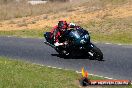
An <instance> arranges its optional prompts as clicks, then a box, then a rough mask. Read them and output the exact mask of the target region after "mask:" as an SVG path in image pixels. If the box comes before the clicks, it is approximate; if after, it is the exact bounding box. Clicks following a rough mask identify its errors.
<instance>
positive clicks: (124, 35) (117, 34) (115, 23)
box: [82, 17, 132, 44]
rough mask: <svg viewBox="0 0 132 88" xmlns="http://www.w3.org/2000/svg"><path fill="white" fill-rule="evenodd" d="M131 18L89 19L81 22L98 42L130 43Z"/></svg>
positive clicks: (131, 40) (131, 37)
mask: <svg viewBox="0 0 132 88" xmlns="http://www.w3.org/2000/svg"><path fill="white" fill-rule="evenodd" d="M131 23H132V18H131V17H128V18H123V19H121V18H120V19H109V18H105V19H104V20H102V21H90V22H87V23H86V24H82V26H83V27H85V28H87V30H88V31H89V32H90V34H91V37H92V40H94V41H98V42H110V43H123V44H132V25H131Z"/></svg>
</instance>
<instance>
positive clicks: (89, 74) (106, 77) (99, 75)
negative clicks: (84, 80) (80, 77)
mask: <svg viewBox="0 0 132 88" xmlns="http://www.w3.org/2000/svg"><path fill="white" fill-rule="evenodd" d="M76 72H77V73H79V74H81V73H82V72H79V71H76ZM89 75H92V76H96V77H101V78H106V79H114V78H110V77H107V76H100V75H95V74H89Z"/></svg>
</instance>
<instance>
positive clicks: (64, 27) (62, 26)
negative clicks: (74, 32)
mask: <svg viewBox="0 0 132 88" xmlns="http://www.w3.org/2000/svg"><path fill="white" fill-rule="evenodd" d="M58 28H59V29H60V31H66V30H67V28H68V24H67V22H66V21H63V20H62V21H59V23H58Z"/></svg>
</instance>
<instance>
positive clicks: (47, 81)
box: [0, 57, 131, 88]
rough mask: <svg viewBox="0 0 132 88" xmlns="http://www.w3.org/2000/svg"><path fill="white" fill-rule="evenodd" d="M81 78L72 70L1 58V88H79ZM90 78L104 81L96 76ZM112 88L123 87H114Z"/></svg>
mask: <svg viewBox="0 0 132 88" xmlns="http://www.w3.org/2000/svg"><path fill="white" fill-rule="evenodd" d="M79 78H81V75H80V74H77V73H76V72H74V71H71V70H63V69H55V68H49V67H46V66H40V65H35V64H31V63H25V62H22V61H16V60H11V59H9V58H6V57H0V88H79V83H78V79H79ZM89 78H90V79H92V80H95V79H104V78H100V77H95V76H89ZM92 88H94V87H92ZM99 88H111V87H110V86H109V87H99ZM112 88H122V87H121V86H119V87H114V86H112ZM123 88H124V87H123ZM125 88H131V86H130V87H129V86H128V87H127V86H126V87H125Z"/></svg>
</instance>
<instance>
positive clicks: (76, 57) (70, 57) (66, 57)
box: [51, 54, 105, 61]
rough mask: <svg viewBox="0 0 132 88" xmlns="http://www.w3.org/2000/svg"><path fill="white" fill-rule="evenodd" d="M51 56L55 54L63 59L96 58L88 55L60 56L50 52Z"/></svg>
mask: <svg viewBox="0 0 132 88" xmlns="http://www.w3.org/2000/svg"><path fill="white" fill-rule="evenodd" d="M51 56H56V57H59V58H63V59H89V60H96V59H93V58H91V57H90V56H74V57H73V56H62V55H60V54H51ZM101 61H105V60H101Z"/></svg>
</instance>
